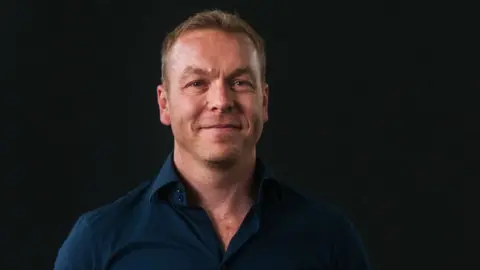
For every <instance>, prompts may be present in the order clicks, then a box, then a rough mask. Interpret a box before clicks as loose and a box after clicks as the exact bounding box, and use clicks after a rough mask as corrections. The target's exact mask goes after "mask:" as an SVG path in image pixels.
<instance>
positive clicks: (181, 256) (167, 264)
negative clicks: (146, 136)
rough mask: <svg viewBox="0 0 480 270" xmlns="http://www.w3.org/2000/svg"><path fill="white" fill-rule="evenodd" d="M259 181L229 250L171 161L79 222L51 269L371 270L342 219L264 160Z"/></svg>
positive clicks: (257, 175)
mask: <svg viewBox="0 0 480 270" xmlns="http://www.w3.org/2000/svg"><path fill="white" fill-rule="evenodd" d="M255 181H256V183H257V186H258V193H257V194H258V195H257V197H256V200H255V203H254V205H253V206H252V208H251V210H250V212H249V213H248V214H247V216H246V218H245V219H244V221H243V223H242V224H241V226H240V228H239V230H238V231H237V233H236V234H235V235H234V237H233V238H232V240H231V241H230V243H229V246H228V247H227V249H226V250H225V249H224V248H223V245H222V243H221V241H220V240H219V238H218V236H217V234H216V232H215V230H214V228H213V226H212V223H211V221H210V219H209V217H208V215H207V214H206V212H205V211H204V210H203V209H201V208H198V207H191V206H189V205H188V204H187V201H186V199H187V198H186V195H185V194H186V193H185V188H184V186H183V185H182V183H181V181H180V179H179V174H178V172H177V171H176V169H175V166H174V164H173V159H172V155H170V156H169V157H168V158H167V160H166V161H165V163H164V165H163V167H162V169H161V171H160V173H159V175H158V177H157V178H156V179H155V180H154V181H150V182H147V183H145V184H143V185H141V186H139V187H138V188H136V189H135V190H133V191H131V192H129V193H128V194H127V195H125V196H124V197H122V198H120V199H118V200H117V201H115V202H113V203H110V204H108V205H105V206H102V207H100V208H98V209H95V210H93V211H90V212H87V213H85V214H83V215H81V216H80V217H79V219H78V220H77V222H76V224H75V225H74V227H73V229H72V231H71V232H70V234H69V236H68V237H67V239H66V240H65V242H64V243H63V245H62V247H61V248H60V250H59V252H58V255H57V259H56V262H55V267H54V269H55V270H94V269H95V270H107V269H108V270H160V269H212V270H213V269H232V270H234V269H249V270H255V269H262V270H264V269H276V270H282V269H292V270H293V269H339V270H340V269H341V270H366V269H370V267H369V263H368V259H367V256H366V252H365V250H364V248H363V245H362V241H361V240H360V238H359V236H358V234H357V233H356V231H355V229H354V227H353V225H352V223H351V222H350V221H349V220H348V219H347V218H346V217H345V216H344V215H343V214H342V213H341V212H339V211H338V210H335V208H333V207H330V206H328V205H326V204H320V203H316V202H312V201H309V200H307V199H306V198H304V197H303V196H301V195H300V194H298V193H296V192H295V191H293V190H292V189H290V188H288V187H287V186H285V185H283V184H281V183H280V182H279V181H277V180H275V178H274V177H273V175H272V173H271V172H270V171H269V170H268V169H267V168H266V167H265V166H264V165H263V164H262V162H261V161H260V160H257V164H256V168H255Z"/></svg>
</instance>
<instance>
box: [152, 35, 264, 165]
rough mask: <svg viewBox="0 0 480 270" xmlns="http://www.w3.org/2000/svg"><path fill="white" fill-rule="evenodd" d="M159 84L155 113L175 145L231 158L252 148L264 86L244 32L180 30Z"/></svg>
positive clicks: (202, 156) (214, 159)
mask: <svg viewBox="0 0 480 270" xmlns="http://www.w3.org/2000/svg"><path fill="white" fill-rule="evenodd" d="M166 74H167V78H166V82H167V84H166V85H160V86H159V87H158V89H157V90H158V91H157V93H158V102H159V106H160V119H161V122H162V123H163V124H165V125H171V128H172V132H173V136H174V138H175V147H176V148H178V150H180V151H182V152H184V153H188V154H189V155H191V156H192V157H193V158H195V159H199V160H202V161H206V162H209V163H213V164H217V163H218V164H222V163H225V162H227V163H230V162H232V161H235V160H237V159H238V158H241V157H242V156H244V154H246V155H251V154H252V152H253V151H255V145H256V143H257V141H258V139H259V138H260V135H261V133H262V130H263V124H264V123H265V122H266V121H267V119H268V112H267V105H268V87H267V85H266V84H265V83H264V81H263V78H262V77H261V72H260V62H259V58H258V56H257V51H256V49H255V47H254V46H253V44H252V43H251V41H250V40H249V39H248V38H247V36H246V35H243V34H232V33H225V32H222V31H218V30H195V31H191V32H187V33H185V34H183V35H182V36H180V38H179V39H178V40H177V41H176V43H175V44H174V46H173V47H172V49H171V51H170V53H169V55H168V60H167V67H166Z"/></svg>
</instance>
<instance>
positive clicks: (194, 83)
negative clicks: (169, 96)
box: [188, 80, 207, 88]
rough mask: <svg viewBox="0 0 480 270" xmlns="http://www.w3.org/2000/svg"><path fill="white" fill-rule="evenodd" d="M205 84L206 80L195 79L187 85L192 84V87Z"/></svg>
mask: <svg viewBox="0 0 480 270" xmlns="http://www.w3.org/2000/svg"><path fill="white" fill-rule="evenodd" d="M206 85H207V82H206V81H203V80H196V81H193V82H191V83H189V84H188V87H190V86H192V87H196V88H199V87H205V86H206Z"/></svg>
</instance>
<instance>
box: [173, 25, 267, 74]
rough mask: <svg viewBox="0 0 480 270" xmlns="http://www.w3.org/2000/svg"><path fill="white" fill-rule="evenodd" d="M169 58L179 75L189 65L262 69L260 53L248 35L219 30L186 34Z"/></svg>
mask: <svg viewBox="0 0 480 270" xmlns="http://www.w3.org/2000/svg"><path fill="white" fill-rule="evenodd" d="M169 58H170V59H169V62H170V65H169V66H170V67H169V68H170V69H171V70H172V71H173V72H172V73H176V74H180V73H181V72H182V71H183V70H184V69H185V67H187V66H198V67H201V68H202V69H204V70H209V71H212V72H214V71H216V72H218V71H220V72H222V73H223V72H231V71H233V70H234V69H236V68H238V67H244V66H250V67H251V68H252V69H253V70H255V71H258V72H260V64H259V58H258V53H257V51H256V49H255V46H254V45H253V43H252V42H251V41H250V40H249V39H248V37H247V36H246V35H244V34H236V33H225V32H222V31H219V30H196V31H191V32H187V33H185V34H184V35H182V36H180V38H179V39H178V40H177V42H176V43H175V44H174V46H173V47H172V49H171V51H170V54H169ZM172 75H173V74H172Z"/></svg>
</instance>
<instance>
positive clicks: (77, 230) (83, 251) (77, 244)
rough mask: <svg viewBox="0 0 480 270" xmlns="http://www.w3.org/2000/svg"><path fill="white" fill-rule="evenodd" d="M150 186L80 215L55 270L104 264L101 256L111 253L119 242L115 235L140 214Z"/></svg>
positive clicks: (60, 251)
mask: <svg viewBox="0 0 480 270" xmlns="http://www.w3.org/2000/svg"><path fill="white" fill-rule="evenodd" d="M150 183H151V182H145V183H142V184H141V185H140V186H138V187H136V188H135V189H133V190H131V191H130V192H128V193H127V194H126V195H124V196H122V197H120V198H118V199H117V200H115V201H113V202H111V203H108V204H105V205H103V206H101V207H98V208H96V209H93V210H91V211H88V212H85V213H83V214H82V215H80V216H79V217H78V219H77V220H76V222H75V224H74V225H73V227H72V229H71V231H70V233H69V234H68V236H67V238H66V239H65V241H64V242H63V244H62V246H61V247H60V249H59V251H58V254H57V258H56V261H55V270H63V269H79V270H80V269H94V268H96V266H98V265H100V264H102V263H104V262H103V261H102V259H103V257H102V254H108V253H109V252H112V251H113V249H114V248H115V246H116V242H118V241H122V239H121V238H119V237H118V236H120V235H124V234H123V231H124V230H128V228H129V227H130V226H131V221H132V220H135V216H136V215H139V214H141V206H142V202H143V200H144V198H145V193H146V191H147V190H148V186H150Z"/></svg>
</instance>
